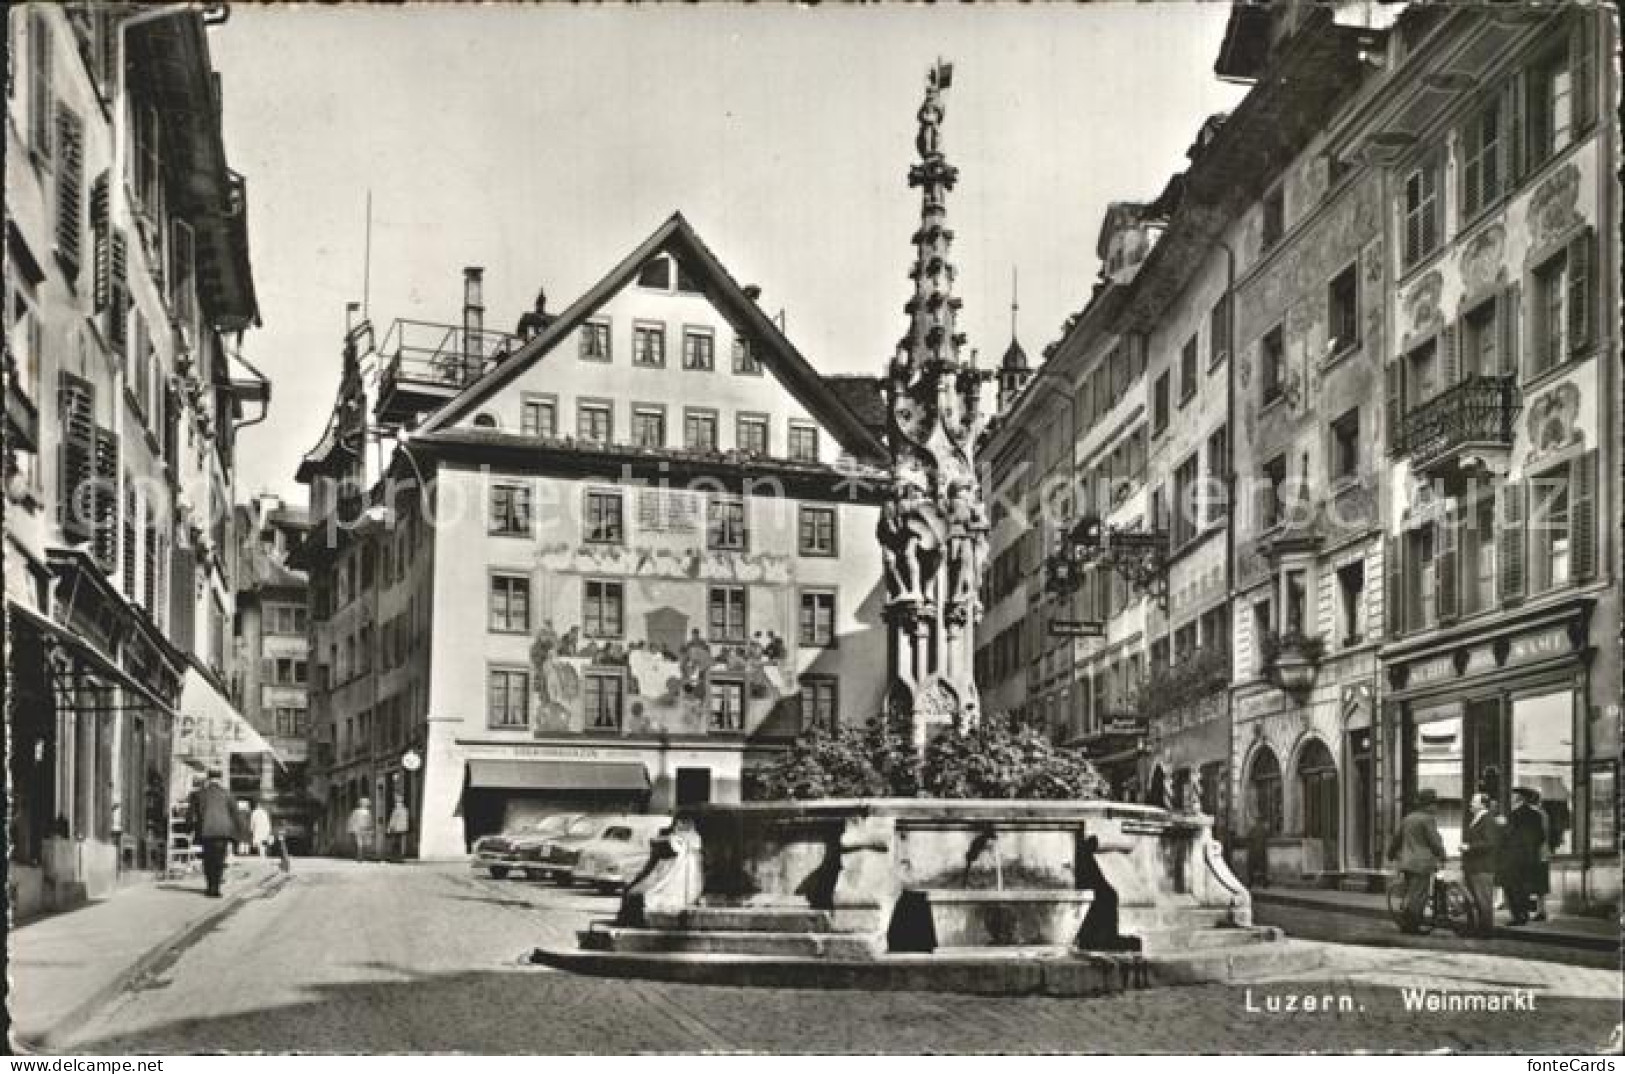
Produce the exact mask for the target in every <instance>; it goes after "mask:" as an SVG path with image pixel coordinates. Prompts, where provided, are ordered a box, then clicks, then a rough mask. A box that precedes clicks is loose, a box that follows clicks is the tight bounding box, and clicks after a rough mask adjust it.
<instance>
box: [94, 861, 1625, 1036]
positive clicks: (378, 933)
mask: <svg viewBox="0 0 1625 1074" xmlns="http://www.w3.org/2000/svg"><path fill="white" fill-rule="evenodd" d="M612 911H613V900H611V899H605V898H600V897H597V896H593V895H588V894H585V893H582V892H564V891H560V890H558V889H556V888H552V887H547V886H543V885H538V884H529V883H525V882H521V881H500V882H499V881H493V880H490V879H488V878H482V877H474V876H472V875H471V874H470V872H469V870H468V869H467V868H466V867H456V866H415V865H396V866H391V865H384V864H367V865H355V864H353V863H342V862H300V863H298V865H297V866H296V873H295V878H294V881H293V883H291V884H289V885H288V886H287V887H285V888H283V889H282V890H281V891H280V893H279V894H277V895H275V896H274V897H272V898H267V899H261V900H256V901H252V902H249V903H247V904H245V905H244V906H243V908H242V910H241V911H240V912H239V913H237V914H235V915H233V916H232V918H231V919H230V920H228V921H227V922H225V923H223V925H222V926H221V928H220V929H218V930H217V931H215V932H214V933H212V934H210V935H209V936H207V937H205V938H204V939H202V940H201V941H200V942H199V943H197V944H196V945H195V946H194V947H192V948H191V949H190V950H188V951H186V952H184V953H182V954H181V955H180V956H179V957H178V958H177V959H175V960H173V962H172V963H171V964H169V965H168V966H167V968H165V969H164V970H163V971H161V973H160V974H159V975H157V976H156V977H155V978H153V979H150V980H147V981H143V982H137V984H136V986H135V987H134V988H132V990H131V991H129V992H127V993H126V994H125V995H123V996H122V997H120V998H119V999H117V1000H115V1001H114V1002H113V1003H111V1004H110V1005H109V1006H108V1007H107V1008H105V1009H103V1010H102V1011H101V1012H100V1013H99V1014H98V1015H97V1016H96V1017H95V1018H93V1019H92V1020H91V1021H90V1022H89V1023H88V1024H87V1025H85V1026H84V1027H83V1030H82V1031H81V1032H80V1033H79V1034H78V1035H77V1036H76V1037H75V1038H74V1039H73V1040H72V1041H71V1042H70V1044H69V1047H71V1048H72V1049H73V1050H74V1051H86V1052H110V1053H126V1054H128V1053H141V1052H145V1053H154V1052H156V1053H191V1052H200V1051H273V1052H280V1051H306V1052H329V1051H337V1052H371V1051H397V1052H399V1051H408V1052H413V1051H423V1052H447V1051H468V1052H543V1053H548V1052H616V1053H625V1052H641V1051H684V1052H695V1051H721V1052H740V1051H745V1052H751V1051H780V1052H902V1053H922V1052H923V1053H936V1052H1078V1051H1084V1052H1087V1051H1097V1052H1142V1051H1150V1052H1169V1051H1173V1052H1182V1051H1195V1052H1300V1051H1339V1052H1343V1051H1355V1050H1378V1051H1381V1050H1389V1049H1393V1050H1404V1051H1423V1050H1435V1049H1449V1050H1463V1051H1517V1052H1570V1053H1577V1052H1589V1051H1595V1050H1598V1049H1600V1048H1602V1047H1603V1046H1604V1045H1605V1043H1606V1042H1607V1041H1608V1039H1609V1037H1610V1034H1612V1033H1613V1032H1614V1031H1615V1028H1616V1026H1617V1025H1618V1024H1619V1021H1620V1000H1621V985H1620V980H1619V977H1618V975H1617V974H1616V973H1612V972H1610V971H1607V970H1599V969H1591V968H1584V967H1576V966H1567V965H1561V964H1558V963H1553V962H1543V961H1530V960H1526V959H1520V958H1510V957H1506V956H1503V955H1497V954H1488V953H1477V952H1440V951H1411V950H1394V949H1381V948H1367V947H1352V946H1337V947H1335V948H1334V949H1333V958H1332V967H1331V968H1330V969H1328V970H1324V971H1320V972H1317V973H1314V974H1307V975H1303V976H1301V977H1294V978H1286V979H1278V980H1274V981H1270V982H1268V983H1259V984H1254V985H1252V986H1251V987H1250V988H1247V987H1242V986H1224V985H1208V986H1200V987H1190V988H1175V989H1165V990H1158V991H1148V992H1136V993H1128V994H1125V995H1120V996H1113V997H1107V998H1099V999H1052V998H1037V997H995V998H989V997H980V996H962V995H945V994H924V993H914V992H889V993H863V992H851V991H834V990H832V991H820V990H797V989H773V990H766V989H744V988H727V987H715V986H702V985H686V984H670V983H654V982H644V981H623V980H607V979H597V978H590V977H578V976H574V975H571V974H568V973H563V972H558V971H553V970H548V969H543V968H539V967H531V966H526V965H523V964H522V963H521V959H522V957H523V955H524V953H525V952H527V951H528V950H529V949H530V947H531V946H533V945H535V944H537V943H555V944H556V943H563V942H567V941H568V940H570V938H572V937H573V935H574V932H575V930H576V929H578V928H580V927H582V926H583V925H584V924H585V923H586V922H587V921H589V920H591V919H592V918H593V917H595V916H607V915H608V914H610V913H611V912H612ZM1406 987H1409V988H1421V987H1434V988H1441V989H1461V990H1468V989H1483V990H1493V991H1495V992H1503V991H1505V990H1509V989H1514V988H1526V989H1531V990H1532V992H1531V993H1530V995H1532V996H1533V998H1534V1003H1535V1009H1534V1010H1533V1011H1514V1012H1510V1013H1473V1014H1461V1013H1457V1014H1441V1013H1427V1012H1412V1011H1407V1010H1406V1009H1405V1008H1404V1004H1403V1001H1402V995H1403V994H1402V992H1401V989H1402V988H1406ZM1326 994H1330V995H1331V996H1332V997H1333V999H1334V1001H1341V999H1342V997H1345V996H1346V997H1347V1000H1348V1003H1347V1006H1350V1007H1351V1009H1345V1010H1341V1011H1335V1010H1334V1011H1333V1012H1330V1013H1325V1012H1314V1013H1308V1012H1305V1011H1303V1010H1298V1011H1292V1012H1286V1011H1276V1012H1271V1011H1270V1010H1269V1008H1270V1007H1271V1005H1272V1004H1279V1003H1284V1002H1285V1001H1286V1000H1287V998H1288V997H1293V996H1305V995H1314V996H1317V997H1319V996H1322V995H1326ZM1252 1008H1257V1009H1252Z"/></svg>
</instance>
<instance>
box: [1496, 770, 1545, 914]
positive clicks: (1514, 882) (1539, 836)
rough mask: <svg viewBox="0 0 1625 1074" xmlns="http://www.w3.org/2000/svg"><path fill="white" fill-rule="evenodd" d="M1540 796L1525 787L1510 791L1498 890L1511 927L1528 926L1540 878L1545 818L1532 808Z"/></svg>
mask: <svg viewBox="0 0 1625 1074" xmlns="http://www.w3.org/2000/svg"><path fill="white" fill-rule="evenodd" d="M1539 797H1540V796H1539V795H1538V794H1537V793H1536V792H1535V791H1533V790H1531V789H1529V788H1528V787H1514V788H1513V789H1512V812H1510V813H1508V814H1507V827H1506V835H1505V836H1504V837H1503V838H1502V840H1501V862H1500V864H1501V886H1502V887H1503V888H1504V889H1505V890H1506V896H1507V910H1508V911H1509V912H1510V913H1511V914H1512V921H1511V922H1510V923H1511V924H1513V925H1525V924H1528V922H1529V903H1530V899H1531V897H1532V896H1533V894H1534V891H1535V888H1536V887H1537V883H1538V880H1539V877H1540V871H1541V860H1540V852H1541V847H1542V845H1543V844H1544V843H1545V842H1546V818H1545V817H1544V816H1542V815H1541V812H1540V810H1539V809H1537V808H1535V802H1536V801H1537V800H1538V799H1539Z"/></svg>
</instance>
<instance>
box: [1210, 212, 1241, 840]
mask: <svg viewBox="0 0 1625 1074" xmlns="http://www.w3.org/2000/svg"><path fill="white" fill-rule="evenodd" d="M1213 244H1214V245H1215V246H1217V247H1219V248H1220V249H1221V250H1223V251H1224V306H1225V309H1224V337H1225V339H1224V346H1225V353H1226V354H1227V356H1228V357H1226V358H1225V362H1226V366H1225V371H1224V429H1225V433H1224V438H1225V445H1224V451H1225V460H1224V503H1225V521H1224V594H1225V601H1224V603H1225V610H1226V612H1227V613H1228V614H1229V616H1230V623H1229V625H1228V627H1227V628H1226V631H1225V634H1226V636H1227V637H1228V638H1229V639H1230V679H1231V682H1232V684H1233V683H1234V682H1235V677H1236V641H1235V639H1236V464H1235V459H1236V363H1237V362H1238V361H1240V358H1241V356H1240V355H1238V354H1237V353H1236V251H1235V250H1234V249H1232V248H1231V246H1230V244H1229V243H1228V242H1226V241H1225V240H1224V239H1223V238H1217V239H1214V240H1213ZM1225 709H1226V710H1227V713H1228V715H1229V720H1228V721H1226V722H1227V723H1228V724H1229V730H1230V741H1229V745H1228V746H1227V757H1226V764H1225V768H1226V769H1227V770H1228V769H1229V767H1230V765H1231V764H1232V763H1234V761H1235V757H1236V714H1235V694H1234V690H1233V689H1232V688H1231V687H1226V690H1225ZM1240 779H1241V774H1240V773H1239V772H1233V773H1231V775H1230V779H1229V783H1230V785H1231V787H1232V788H1236V789H1238V790H1239V787H1240ZM1240 797H1241V796H1240V795H1239V794H1232V795H1230V796H1229V798H1230V803H1229V804H1230V808H1229V810H1228V813H1229V816H1228V817H1226V818H1225V819H1226V821H1227V822H1228V823H1227V824H1226V825H1225V826H1226V828H1228V829H1230V837H1231V840H1232V841H1234V839H1235V837H1236V833H1237V830H1238V829H1237V828H1236V827H1235V825H1236V823H1237V822H1238V821H1239V820H1240V819H1241V818H1240V816H1239V810H1238V809H1237V799H1238V798H1240Z"/></svg>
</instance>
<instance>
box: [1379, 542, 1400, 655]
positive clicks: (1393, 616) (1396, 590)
mask: <svg viewBox="0 0 1625 1074" xmlns="http://www.w3.org/2000/svg"><path fill="white" fill-rule="evenodd" d="M1384 566H1385V568H1386V569H1385V571H1384V575H1385V577H1386V578H1387V581H1388V594H1387V620H1388V636H1389V637H1390V638H1397V637H1399V636H1400V635H1401V634H1404V633H1405V537H1404V535H1403V534H1401V535H1400V536H1398V537H1390V538H1388V558H1387V562H1386V563H1385V564H1384Z"/></svg>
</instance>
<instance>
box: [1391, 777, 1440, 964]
mask: <svg viewBox="0 0 1625 1074" xmlns="http://www.w3.org/2000/svg"><path fill="white" fill-rule="evenodd" d="M1438 799H1439V796H1438V794H1437V793H1436V792H1435V791H1434V790H1433V789H1432V788H1431V787H1424V788H1422V790H1421V791H1419V792H1417V795H1416V808H1415V809H1412V810H1411V811H1410V812H1409V813H1407V814H1405V817H1404V819H1402V820H1401V821H1400V822H1399V830H1398V831H1397V832H1395V833H1394V837H1393V839H1392V840H1390V841H1389V843H1388V857H1389V858H1395V859H1398V862H1399V873H1400V875H1401V876H1402V877H1404V879H1405V913H1404V918H1405V923H1404V924H1403V925H1401V926H1400V931H1401V932H1413V933H1414V932H1420V931H1421V924H1422V915H1423V913H1424V912H1425V911H1426V909H1427V899H1428V893H1429V892H1430V891H1431V890H1432V888H1433V874H1434V873H1436V872H1438V871H1439V866H1440V865H1442V864H1444V857H1445V854H1444V840H1443V839H1441V838H1439V824H1438V821H1436V820H1435V819H1434V817H1433V808H1434V805H1435V804H1436V803H1437V802H1438Z"/></svg>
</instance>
